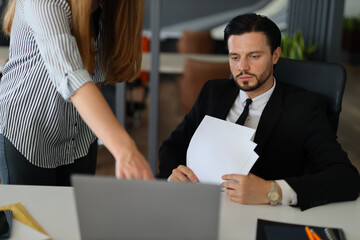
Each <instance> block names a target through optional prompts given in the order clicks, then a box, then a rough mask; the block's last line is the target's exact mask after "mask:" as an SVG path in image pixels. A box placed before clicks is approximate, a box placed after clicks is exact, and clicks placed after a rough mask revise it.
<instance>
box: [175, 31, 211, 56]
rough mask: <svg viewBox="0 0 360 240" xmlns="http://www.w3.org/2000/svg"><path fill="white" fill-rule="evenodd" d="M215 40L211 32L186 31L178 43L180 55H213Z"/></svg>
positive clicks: (177, 47)
mask: <svg viewBox="0 0 360 240" xmlns="http://www.w3.org/2000/svg"><path fill="white" fill-rule="evenodd" d="M214 47H215V46H214V40H213V38H212V37H211V32H210V30H199V31H190V30H184V31H183V32H182V34H181V37H180V38H179V39H178V41H177V43H176V49H177V51H178V52H179V53H208V54H210V53H213V52H214Z"/></svg>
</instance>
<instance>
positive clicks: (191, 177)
mask: <svg viewBox="0 0 360 240" xmlns="http://www.w3.org/2000/svg"><path fill="white" fill-rule="evenodd" d="M170 182H193V183H196V182H199V179H198V178H197V177H196V175H195V173H194V172H193V171H192V170H191V169H190V168H188V167H186V166H184V165H179V166H178V167H177V168H175V169H174V170H173V171H172V174H171V176H170Z"/></svg>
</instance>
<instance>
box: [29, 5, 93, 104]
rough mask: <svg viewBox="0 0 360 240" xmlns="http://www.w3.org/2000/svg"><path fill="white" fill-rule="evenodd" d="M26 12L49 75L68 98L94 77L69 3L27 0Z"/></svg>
mask: <svg viewBox="0 0 360 240" xmlns="http://www.w3.org/2000/svg"><path fill="white" fill-rule="evenodd" d="M24 15H25V20H26V22H27V23H28V24H29V27H30V29H31V30H32V32H33V34H34V38H35V41H36V43H37V45H38V48H39V52H40V55H41V57H42V59H43V61H44V63H45V66H46V68H47V70H48V72H49V76H50V79H51V80H52V82H53V84H54V85H55V87H56V89H57V91H58V92H59V93H60V94H61V96H62V97H63V98H64V99H65V100H69V98H70V97H71V96H72V95H73V94H74V93H75V92H76V91H77V89H79V88H80V87H81V86H83V85H84V84H85V83H87V82H90V81H92V79H91V76H90V74H89V73H88V71H87V70H86V69H85V67H84V66H83V63H82V60H81V56H80V53H79V49H78V47H77V43H76V39H75V37H74V36H73V35H72V34H71V28H70V26H71V10H70V6H69V4H68V3H67V2H66V0H28V1H25V4H24Z"/></svg>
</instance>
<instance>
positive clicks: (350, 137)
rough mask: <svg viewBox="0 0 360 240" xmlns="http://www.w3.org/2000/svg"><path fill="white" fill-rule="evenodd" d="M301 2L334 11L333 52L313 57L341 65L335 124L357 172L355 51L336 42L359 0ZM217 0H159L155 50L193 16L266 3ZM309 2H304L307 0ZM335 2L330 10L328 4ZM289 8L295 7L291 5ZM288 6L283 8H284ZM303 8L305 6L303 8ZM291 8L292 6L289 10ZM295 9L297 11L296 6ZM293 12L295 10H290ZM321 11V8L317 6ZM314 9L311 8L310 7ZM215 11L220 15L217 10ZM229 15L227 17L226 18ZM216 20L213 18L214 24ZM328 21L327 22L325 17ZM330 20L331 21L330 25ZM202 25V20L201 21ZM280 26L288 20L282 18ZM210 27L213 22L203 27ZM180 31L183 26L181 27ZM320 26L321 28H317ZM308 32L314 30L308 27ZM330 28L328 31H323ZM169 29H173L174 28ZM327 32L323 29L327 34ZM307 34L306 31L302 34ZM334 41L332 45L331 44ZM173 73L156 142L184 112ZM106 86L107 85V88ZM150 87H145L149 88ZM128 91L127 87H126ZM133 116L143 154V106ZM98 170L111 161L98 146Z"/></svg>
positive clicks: (135, 93) (131, 126)
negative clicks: (340, 105) (343, 72)
mask: <svg viewBox="0 0 360 240" xmlns="http://www.w3.org/2000/svg"><path fill="white" fill-rule="evenodd" d="M290 2H291V3H292V4H299V2H298V1H296V0H293V1H291V0H289V1H287V4H288V6H289V5H290ZM300 2H303V3H304V4H308V5H307V6H310V7H311V4H315V5H313V7H315V8H317V11H318V12H319V11H320V10H321V8H320V6H323V5H324V4H325V5H326V11H325V13H323V15H322V16H324V17H325V16H329V15H331V14H330V13H329V11H330V12H331V10H337V12H333V13H332V15H331V16H333V17H332V21H336V23H334V24H335V25H336V26H329V25H326V26H329V28H332V29H335V30H332V31H337V34H336V35H337V36H336V37H337V38H335V40H334V39H333V42H332V43H331V44H330V43H329V42H327V44H330V45H329V46H327V47H328V49H330V52H332V53H333V54H330V55H329V54H327V53H328V52H327V50H324V49H325V48H323V52H322V53H321V54H319V55H318V56H316V57H317V59H314V60H317V61H328V62H338V63H341V64H343V65H344V66H345V68H346V70H347V74H348V79H347V85H346V89H345V94H344V99H343V109H342V113H341V115H340V123H339V130H338V139H339V142H340V144H341V145H342V147H343V148H344V149H345V151H347V152H348V154H349V158H350V159H351V161H352V162H353V164H354V165H355V166H356V167H357V168H358V169H359V171H360V149H359V148H358V146H359V144H360V128H359V127H358V122H359V121H360V109H359V106H360V105H359V104H360V98H359V97H358V92H359V90H360V52H348V51H346V50H344V49H342V47H341V40H342V34H341V31H342V20H343V17H344V16H359V15H360V2H359V1H357V0H345V1H341V0H340V1H336V2H334V3H335V4H338V5H336V6H335V5H333V6H330V5H331V4H330V5H328V3H329V2H331V1H326V2H327V3H324V2H325V1H321V0H317V1H300ZM150 3H151V0H146V14H145V22H144V29H145V32H146V30H148V29H150V27H151V24H150ZM218 3H219V1H218V0H195V1H193V0H184V1H176V0H166V1H162V2H161V12H160V16H161V32H160V35H161V36H160V39H161V42H160V49H161V51H162V52H174V51H176V41H177V39H178V37H174V36H177V35H176V32H178V34H179V33H181V32H179V29H181V27H185V26H188V24H189V23H190V24H191V23H192V22H193V23H196V21H194V20H196V19H204V20H207V19H210V20H209V22H210V23H209V24H210V25H211V24H213V23H212V21H211V17H210V18H209V16H215V17H218V18H221V17H219V12H220V11H224V12H231V10H234V9H240V10H241V9H254V8H262V7H264V6H266V5H267V4H269V3H271V0H266V1H264V0H258V1H236V0H235V1H234V0H226V1H222V4H218ZM309 4H310V5H309ZM334 6H335V7H336V8H335V9H334V8H333V7H334ZM293 7H294V8H295V10H296V9H297V8H298V7H299V6H295V5H293ZM289 8H290V7H288V11H289ZM303 9H305V8H303ZM293 10H294V9H293ZM299 11H300V10H299ZM295 12H296V11H295ZM320 12H321V11H320ZM313 13H316V11H313ZM220 15H221V14H220ZM299 15H300V14H299V12H298V13H297V14H296V17H299ZM230 18H231V17H230ZM272 20H274V21H275V22H277V23H279V21H288V20H289V16H288V12H287V11H285V12H284V11H281V12H280V13H279V14H278V15H277V16H276V18H275V19H272ZM220 24H221V23H219V25H220ZM327 24H329V22H327ZM334 24H332V25H334ZM204 25H206V23H204ZM285 25H288V23H286V24H285ZM209 27H214V26H209ZM184 30H186V29H184ZM323 30H324V28H323ZM313 31H315V30H314V29H313ZM328 31H330V30H328ZM164 32H165V33H166V32H170V34H164ZM174 32H175V33H174ZM328 34H329V33H328ZM308 37H309V39H310V38H311V36H308ZM334 41H335V42H336V41H337V42H336V44H335V43H334ZM218 43H219V44H220V48H217V49H216V50H217V51H218V53H223V52H221V51H223V49H222V48H221V47H223V46H221V41H218ZM178 77H179V76H177V75H169V74H160V81H159V82H160V85H159V132H158V139H157V142H158V146H160V144H161V143H162V142H163V141H164V140H165V139H166V138H167V137H168V136H169V134H170V133H171V131H172V130H173V129H174V128H175V127H176V126H177V124H179V122H180V121H181V120H182V118H183V117H184V115H185V114H186V111H185V110H184V109H183V107H182V106H181V104H180V102H179V92H178V85H177V78H178ZM110 91H111V90H110ZM150 92H151V90H150ZM127 93H128V95H129V92H127ZM131 94H132V98H133V99H135V100H136V99H141V98H142V96H143V92H142V89H141V88H140V89H137V88H134V89H133V90H132V91H131ZM148 105H149V98H148V97H147V99H146V106H148ZM133 120H134V119H131V118H130V119H129V118H128V119H127V123H128V124H127V129H128V131H129V133H130V134H131V135H132V137H133V138H134V139H135V141H136V143H137V145H138V147H139V149H140V151H141V152H142V153H143V154H144V155H145V156H148V124H149V109H148V108H147V107H146V108H145V109H144V110H143V111H141V113H140V116H139V118H138V119H136V121H135V122H134V121H133ZM97 174H99V175H113V160H112V157H111V155H110V154H109V153H108V151H107V150H106V149H104V148H101V149H100V150H99V164H98V171H97Z"/></svg>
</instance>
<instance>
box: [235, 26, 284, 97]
mask: <svg viewBox="0 0 360 240" xmlns="http://www.w3.org/2000/svg"><path fill="white" fill-rule="evenodd" d="M228 49H229V63H230V70H231V73H232V75H233V76H234V79H235V81H236V83H237V84H238V85H239V86H240V89H242V90H243V91H246V92H247V94H248V95H249V97H256V96H258V95H260V94H262V93H264V92H266V91H267V90H269V89H270V88H271V87H272V86H273V65H274V64H276V63H277V61H278V60H279V56H280V48H277V49H276V50H275V52H274V54H271V50H270V46H269V44H268V43H267V40H266V36H265V34H264V33H262V32H250V33H244V34H241V35H231V36H230V37H229V39H228ZM250 95H251V96H250Z"/></svg>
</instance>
